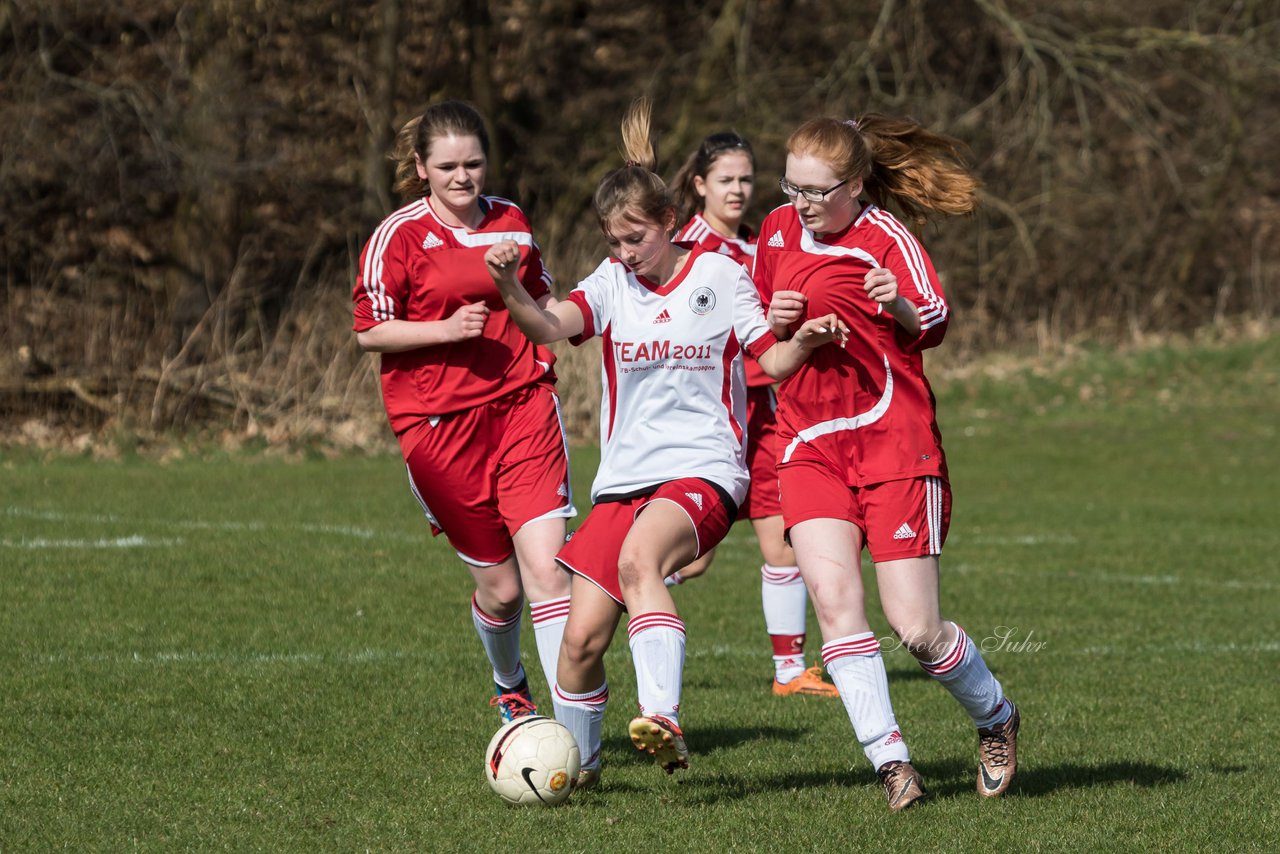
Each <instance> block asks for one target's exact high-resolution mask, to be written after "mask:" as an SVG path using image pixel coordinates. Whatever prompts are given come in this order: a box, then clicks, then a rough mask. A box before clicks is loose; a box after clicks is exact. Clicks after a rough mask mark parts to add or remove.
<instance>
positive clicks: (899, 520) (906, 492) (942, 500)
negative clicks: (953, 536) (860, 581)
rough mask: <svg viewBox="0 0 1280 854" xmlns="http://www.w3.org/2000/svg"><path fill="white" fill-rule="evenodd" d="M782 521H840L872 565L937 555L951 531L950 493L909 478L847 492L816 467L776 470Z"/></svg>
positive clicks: (939, 483)
mask: <svg viewBox="0 0 1280 854" xmlns="http://www.w3.org/2000/svg"><path fill="white" fill-rule="evenodd" d="M778 479H779V483H780V485H781V488H782V521H783V525H784V526H785V528H786V530H787V531H788V532H790V530H791V528H792V526H794V525H798V524H799V523H801V522H805V521H808V520H809V519H844V520H845V521H848V522H852V523H853V524H855V525H857V526H858V528H859V529H860V530H861V531H862V536H863V540H864V541H865V542H866V544H867V549H868V551H870V552H871V559H872V560H873V561H875V562H876V563H881V562H883V561H888V560H901V559H903V558H913V557H925V556H927V555H938V554H942V544H943V543H944V542H946V539H947V530H948V528H950V526H951V487H950V486H949V485H948V484H947V482H946V481H945V480H943V479H942V478H940V477H912V478H906V479H904V480H890V481H886V482H884V483H874V484H870V485H868V486H862V487H857V486H855V487H850V486H847V485H846V484H845V483H844V480H843V479H842V478H840V477H838V476H837V475H836V474H834V473H833V472H832V471H831V470H830V469H829V468H827V467H826V466H824V465H822V464H821V463H818V462H813V461H799V462H793V463H788V464H786V465H784V466H781V467H780V468H779V469H778Z"/></svg>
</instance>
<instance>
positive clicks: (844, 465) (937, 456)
mask: <svg viewBox="0 0 1280 854" xmlns="http://www.w3.org/2000/svg"><path fill="white" fill-rule="evenodd" d="M874 267H886V268H888V269H889V270H891V271H893V274H894V275H895V276H896V277H897V279H898V292H899V294H900V295H901V296H902V297H904V298H906V299H907V300H909V301H910V302H911V303H912V304H913V305H915V307H916V310H917V311H918V312H919V315H920V334H919V335H917V336H915V337H912V336H910V335H908V334H907V332H906V331H905V330H904V329H903V328H902V326H901V325H900V324H899V323H898V321H896V320H894V318H893V317H892V316H891V315H889V314H888V313H886V312H885V311H883V310H882V309H881V307H880V305H879V303H877V302H875V301H874V300H873V299H871V297H869V296H867V292H866V290H865V288H864V283H865V280H866V275H867V273H868V272H869V271H870V270H871V269H872V268H874ZM753 278H754V279H755V282H756V285H757V286H758V287H759V288H760V292H761V294H762V296H763V295H766V294H768V295H772V294H773V292H774V291H777V290H794V291H800V292H801V293H803V294H804V295H805V296H806V297H807V299H808V303H807V312H808V316H809V317H819V316H821V315H824V314H827V313H829V312H834V313H835V314H836V315H837V316H838V317H840V319H841V320H843V321H844V322H845V323H846V324H847V325H848V326H849V341H848V343H847V344H846V345H845V347H844V348H843V349H842V348H840V347H836V346H827V347H819V348H818V349H816V350H814V351H813V353H812V354H811V355H810V357H809V359H808V361H806V362H805V363H804V364H803V365H802V366H801V367H800V369H799V370H798V371H796V373H794V374H793V375H791V376H790V377H788V378H787V379H786V380H785V381H783V383H782V385H781V386H780V387H779V389H778V439H779V458H778V462H779V464H780V465H783V464H786V463H788V462H791V461H792V460H800V459H809V460H815V459H816V460H819V461H823V462H825V463H826V464H827V465H829V466H830V467H831V468H832V469H833V470H835V471H836V472H839V473H841V474H842V476H843V477H844V478H845V481H846V483H848V485H850V486H865V485H867V484H873V483H883V482H885V481H890V480H899V479H902V478H909V477H918V476H923V475H937V476H940V477H943V478H945V477H946V476H947V468H946V461H945V459H944V458H943V454H942V438H941V434H940V433H939V431H938V423H937V419H936V418H935V415H934V398H933V391H932V390H931V389H930V387H929V382H928V380H927V379H925V375H924V361H923V359H922V357H921V351H922V350H924V349H926V348H929V347H935V346H937V345H938V344H939V343H941V341H942V337H943V335H944V334H945V333H946V328H947V322H948V320H949V317H950V312H949V310H948V308H947V302H946V298H945V297H944V295H943V293H942V288H941V286H940V285H939V284H938V277H937V274H936V273H935V272H934V269H933V263H932V262H931V261H930V260H929V256H928V255H927V254H926V253H925V251H924V248H923V247H922V246H921V245H920V242H919V241H918V240H916V238H915V236H914V235H912V234H911V232H910V231H908V230H907V229H906V227H904V226H903V225H902V223H901V222H899V221H898V220H897V219H896V218H895V217H894V216H892V215H891V214H890V213H889V212H887V211H885V210H882V209H881V208H878V207H876V206H875V205H868V206H866V207H864V208H863V209H862V212H861V213H860V214H859V215H858V216H857V218H856V219H855V220H854V221H853V222H852V223H851V224H850V225H849V227H848V228H846V229H844V230H843V231H840V232H837V233H834V234H827V235H824V236H823V237H822V238H821V239H819V238H818V237H817V236H816V235H815V234H814V233H813V232H811V231H809V230H808V229H807V228H805V227H804V226H803V225H802V224H801V222H800V217H799V216H798V214H797V213H796V210H795V208H794V207H793V206H791V205H785V206H783V207H780V208H777V209H776V210H774V211H773V212H771V213H770V214H769V216H768V217H767V218H766V219H765V221H764V223H763V224H762V225H761V227H760V240H759V243H758V244H757V247H756V261H755V267H754V269H753Z"/></svg>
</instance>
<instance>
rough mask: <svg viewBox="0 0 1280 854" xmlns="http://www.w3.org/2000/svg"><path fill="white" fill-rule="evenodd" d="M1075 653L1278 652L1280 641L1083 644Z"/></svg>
mask: <svg viewBox="0 0 1280 854" xmlns="http://www.w3.org/2000/svg"><path fill="white" fill-rule="evenodd" d="M1074 652H1075V654H1076V655H1125V656H1129V655H1160V654H1161V653H1177V654H1179V655H1182V654H1192V655H1230V654H1238V653H1262V652H1280V641H1261V642H1259V643H1203V642H1200V641H1192V642H1182V643H1153V644H1141V645H1135V646H1130V645H1128V644H1103V645H1102V646H1084V647H1080V648H1078V649H1076V650H1074Z"/></svg>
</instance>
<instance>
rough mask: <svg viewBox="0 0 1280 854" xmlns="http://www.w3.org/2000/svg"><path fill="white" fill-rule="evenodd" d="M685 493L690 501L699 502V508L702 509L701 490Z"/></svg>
mask: <svg viewBox="0 0 1280 854" xmlns="http://www.w3.org/2000/svg"><path fill="white" fill-rule="evenodd" d="M684 495H685V498H688V499H689V500H690V501H692V502H693V503H694V504H697V505H698V509H699V510H701V509H702V493H700V492H686V493H685V494H684Z"/></svg>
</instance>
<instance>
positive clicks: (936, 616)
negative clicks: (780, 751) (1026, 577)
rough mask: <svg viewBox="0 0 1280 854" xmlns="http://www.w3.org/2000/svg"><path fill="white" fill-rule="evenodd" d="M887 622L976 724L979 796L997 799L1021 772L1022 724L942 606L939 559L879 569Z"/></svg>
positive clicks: (900, 562) (888, 563)
mask: <svg viewBox="0 0 1280 854" xmlns="http://www.w3.org/2000/svg"><path fill="white" fill-rule="evenodd" d="M876 582H877V584H879V586H880V600H881V603H882V604H883V606H884V613H885V617H886V618H887V619H888V620H889V625H890V626H892V627H893V630H894V632H895V633H897V635H898V637H899V638H901V639H902V642H903V644H904V645H905V646H906V647H907V649H908V650H909V651H910V652H911V654H912V655H914V656H915V657H916V659H917V660H918V661H919V662H920V666H921V667H922V668H924V670H925V672H926V673H928V674H929V675H931V676H932V677H933V678H934V679H935V680H937V681H938V682H939V683H940V684H941V685H942V686H943V687H944V688H946V689H947V690H948V691H949V692H951V695H952V696H953V697H955V698H956V701H957V702H958V703H960V705H961V706H962V707H963V708H964V710H965V711H966V712H968V713H969V716H970V717H971V718H972V719H973V723H974V726H975V727H977V730H978V782H977V787H978V793H979V794H981V795H983V796H984V797H997V796H999V795H1002V794H1004V792H1005V791H1007V790H1008V788H1009V784H1010V783H1011V782H1012V780H1013V776H1014V774H1015V773H1016V772H1017V770H1018V758H1017V757H1018V753H1017V738H1018V728H1019V725H1020V723H1021V718H1020V716H1019V714H1018V710H1017V708H1016V707H1015V706H1014V705H1013V703H1012V701H1010V700H1009V699H1008V698H1007V697H1006V696H1005V694H1004V688H1003V687H1002V686H1001V685H1000V682H999V681H998V680H997V679H996V678H995V676H994V675H993V674H992V673H991V670H990V669H989V668H988V667H987V663H986V662H985V661H984V660H983V658H982V653H981V652H979V651H978V648H977V646H975V645H974V643H973V641H971V640H970V639H969V637H968V636H967V635H966V634H965V633H964V631H963V630H962V629H961V628H960V627H959V626H957V625H956V624H955V623H952V622H949V621H946V620H943V619H942V617H941V615H940V613H939V606H938V599H939V595H938V586H939V585H938V558H937V557H936V556H930V557H920V558H911V559H906V560H894V561H885V562H882V563H877V564H876Z"/></svg>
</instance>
